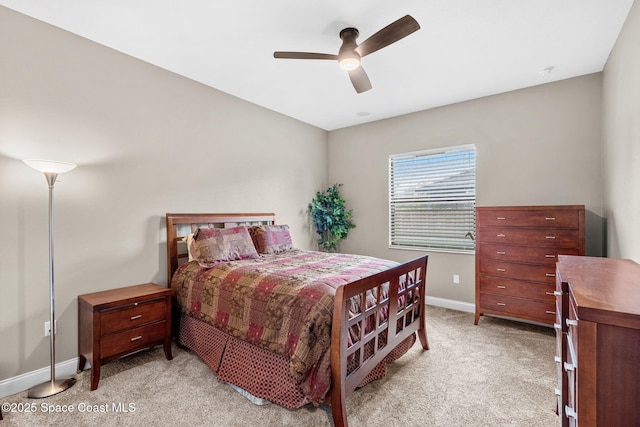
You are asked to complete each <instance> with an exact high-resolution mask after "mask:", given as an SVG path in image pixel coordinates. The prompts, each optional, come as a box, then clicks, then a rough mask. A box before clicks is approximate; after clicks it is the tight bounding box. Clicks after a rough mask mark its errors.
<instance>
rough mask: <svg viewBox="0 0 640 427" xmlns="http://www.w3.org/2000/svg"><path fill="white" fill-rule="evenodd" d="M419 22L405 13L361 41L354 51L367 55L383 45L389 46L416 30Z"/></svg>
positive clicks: (362, 55) (418, 27)
mask: <svg viewBox="0 0 640 427" xmlns="http://www.w3.org/2000/svg"><path fill="white" fill-rule="evenodd" d="M419 29H420V24H418V21H416V20H415V19H413V17H411V16H410V15H406V16H404V17H402V18H400V19H398V20H397V21H395V22H392V23H391V24H389V25H387V26H386V27H384V28H383V29H381V30H380V31H378V32H377V33H375V34H374V35H372V36H371V37H369V38H368V39H366V40H365V41H363V42H362V43H360V45H359V46H358V47H357V48H356V52H358V54H360V56H361V57H364V56H366V55H369V54H370V53H373V52H375V51H377V50H380V49H382V48H383V47H386V46H389V45H390V44H392V43H395V42H397V41H398V40H400V39H403V38H405V37H406V36H408V35H409V34H411V33H413V32H415V31H418V30H419Z"/></svg>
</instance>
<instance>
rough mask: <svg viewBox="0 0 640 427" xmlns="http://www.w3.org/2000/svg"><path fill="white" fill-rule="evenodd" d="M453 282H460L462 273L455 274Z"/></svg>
mask: <svg viewBox="0 0 640 427" xmlns="http://www.w3.org/2000/svg"><path fill="white" fill-rule="evenodd" d="M453 283H460V275H458V274H454V275H453Z"/></svg>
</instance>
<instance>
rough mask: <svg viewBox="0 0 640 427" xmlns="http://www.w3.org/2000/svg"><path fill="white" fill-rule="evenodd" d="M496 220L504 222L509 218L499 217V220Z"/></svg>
mask: <svg viewBox="0 0 640 427" xmlns="http://www.w3.org/2000/svg"><path fill="white" fill-rule="evenodd" d="M496 219H497V220H498V221H504V220H505V219H507V218H506V217H504V216H499V217H498V218H496Z"/></svg>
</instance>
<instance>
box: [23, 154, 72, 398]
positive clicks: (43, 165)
mask: <svg viewBox="0 0 640 427" xmlns="http://www.w3.org/2000/svg"><path fill="white" fill-rule="evenodd" d="M25 163H26V164H28V165H29V166H31V167H32V168H34V169H36V170H39V171H41V172H44V176H45V178H46V180H47V184H48V186H49V328H50V329H49V353H50V355H51V367H50V370H51V379H50V381H49V382H46V383H42V384H39V385H37V386H34V387H32V388H30V389H29V392H28V396H29V397H30V398H37V399H40V398H44V397H49V396H53V395H54V394H58V393H60V392H63V391H65V390H67V389H68V388H70V387H71V386H73V385H74V384H75V382H76V379H75V378H74V377H70V378H65V379H60V380H56V327H55V321H56V318H55V289H54V270H53V265H54V263H53V241H54V239H53V187H54V185H55V183H56V179H57V178H58V174H59V173H64V172H67V171H70V170H71V169H73V168H75V167H76V165H74V164H72V163H62V162H48V161H42V160H25Z"/></svg>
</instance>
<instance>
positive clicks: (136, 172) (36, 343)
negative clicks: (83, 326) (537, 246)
mask: <svg viewBox="0 0 640 427" xmlns="http://www.w3.org/2000/svg"><path fill="white" fill-rule="evenodd" d="M0 58H1V59H0V236H2V240H3V244H2V245H0V343H2V344H1V345H2V349H1V350H0V380H3V379H6V378H10V377H14V376H16V375H19V374H21V373H24V372H29V371H32V370H35V369H39V368H42V367H45V366H48V365H49V347H48V339H47V338H45V337H44V334H43V323H44V321H46V320H48V319H49V314H48V313H49V311H48V310H49V308H48V307H49V306H48V270H47V266H48V263H47V259H48V251H47V242H48V240H47V239H48V231H47V218H48V216H47V215H48V214H47V185H46V182H45V179H44V176H42V174H40V173H38V172H36V171H34V170H32V169H31V168H29V167H27V166H26V165H25V164H24V163H22V161H21V159H24V158H34V157H36V158H41V157H42V158H53V159H58V160H66V161H71V162H75V163H78V165H79V166H78V168H77V169H75V170H74V171H72V172H69V173H68V174H65V175H61V176H60V177H59V180H60V182H58V183H57V184H56V186H55V225H56V227H55V237H56V239H55V243H56V244H55V260H56V266H55V267H56V306H57V308H56V310H57V312H56V314H57V318H58V331H59V332H58V339H57V344H58V345H57V357H56V359H57V361H58V362H61V361H65V360H69V359H72V358H74V357H76V356H77V345H76V340H77V334H76V331H77V304H76V297H77V295H78V294H81V293H86V292H92V291H97V290H101V289H108V288H114V287H120V286H126V285H132V284H136V283H144V282H148V281H155V282H158V283H161V284H166V283H167V278H166V259H165V257H166V255H165V253H166V252H165V234H164V233H165V230H164V223H163V221H164V214H165V213H166V212H207V211H210V212H231V211H233V212H245V211H253V212H255V211H268V212H275V213H276V215H277V218H278V219H279V221H281V222H282V223H287V224H290V225H291V227H292V232H293V237H294V243H295V244H296V245H298V246H299V247H301V248H309V247H310V244H311V242H312V241H313V240H314V237H313V236H311V234H310V232H309V225H308V220H307V215H306V207H307V204H308V202H309V200H311V198H312V197H313V196H314V195H315V192H316V191H317V190H320V189H322V188H324V187H325V185H326V173H327V171H326V164H327V133H326V132H325V131H323V130H320V129H318V128H315V127H312V126H309V125H306V124H303V123H301V122H299V121H296V120H293V119H291V118H288V117H285V116H282V115H279V114H277V113H274V112H272V111H269V110H266V109H263V108H261V107H258V106H256V105H253V104H250V103H247V102H244V101H241V100H239V99H237V98H234V97H231V96H229V95H227V94H224V93H222V92H219V91H216V90H214V89H211V88H208V87H205V86H202V85H200V84H198V83H195V82H193V81H190V80H188V79H185V78H182V77H179V76H177V75H174V74H172V73H170V72H167V71H164V70H161V69H159V68H156V67H153V66H151V65H149V64H147V63H144V62H141V61H138V60H135V59H133V58H131V57H128V56H126V55H122V54H120V53H118V52H115V51H113V50H110V49H107V48H105V47H102V46H100V45H97V44H95V43H92V42H89V41H88V40H86V39H83V38H80V37H77V36H74V35H72V34H70V33H66V32H64V31H61V30H58V29H56V28H54V27H51V26H49V25H46V24H43V23H41V22H38V21H36V20H33V19H29V18H26V17H24V16H22V15H19V14H17V13H14V12H12V11H9V10H8V9H5V8H3V7H0Z"/></svg>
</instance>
